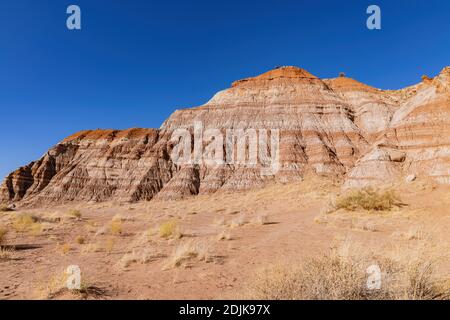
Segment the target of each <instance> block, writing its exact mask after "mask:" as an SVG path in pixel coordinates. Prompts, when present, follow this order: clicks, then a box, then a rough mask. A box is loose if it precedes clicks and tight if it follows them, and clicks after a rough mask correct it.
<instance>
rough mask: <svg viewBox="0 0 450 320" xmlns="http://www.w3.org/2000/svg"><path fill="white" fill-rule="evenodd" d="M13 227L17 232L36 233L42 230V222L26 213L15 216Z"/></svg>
mask: <svg viewBox="0 0 450 320" xmlns="http://www.w3.org/2000/svg"><path fill="white" fill-rule="evenodd" d="M13 228H14V229H15V230H16V231H17V232H22V233H23V232H30V233H31V234H33V235H38V234H40V233H41V232H42V224H41V223H39V222H38V219H37V218H36V217H34V216H32V215H30V214H27V213H24V214H20V215H17V216H16V217H15V219H14V222H13Z"/></svg>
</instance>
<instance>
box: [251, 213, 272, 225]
mask: <svg viewBox="0 0 450 320" xmlns="http://www.w3.org/2000/svg"><path fill="white" fill-rule="evenodd" d="M252 222H253V223H255V224H260V225H265V224H268V223H269V217H268V216H267V214H258V215H257V216H256V217H254V218H253V221H252Z"/></svg>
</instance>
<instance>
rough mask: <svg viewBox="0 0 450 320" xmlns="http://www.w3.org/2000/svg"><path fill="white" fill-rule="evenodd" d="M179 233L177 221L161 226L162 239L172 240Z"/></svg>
mask: <svg viewBox="0 0 450 320" xmlns="http://www.w3.org/2000/svg"><path fill="white" fill-rule="evenodd" d="M176 232H177V222H176V221H175V220H170V221H167V222H164V223H163V224H161V225H160V226H159V236H160V237H161V238H165V239H168V238H171V237H173V236H174V235H175V234H176Z"/></svg>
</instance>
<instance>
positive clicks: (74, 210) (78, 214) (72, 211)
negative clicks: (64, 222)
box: [67, 209, 82, 220]
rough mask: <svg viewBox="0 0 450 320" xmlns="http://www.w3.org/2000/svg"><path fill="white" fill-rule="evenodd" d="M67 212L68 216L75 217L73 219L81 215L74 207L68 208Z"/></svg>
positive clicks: (79, 217)
mask: <svg viewBox="0 0 450 320" xmlns="http://www.w3.org/2000/svg"><path fill="white" fill-rule="evenodd" d="M67 214H68V215H69V216H71V217H73V218H75V219H78V220H80V219H81V217H82V214H81V212H80V211H79V210H76V209H72V210H69V212H68V213H67Z"/></svg>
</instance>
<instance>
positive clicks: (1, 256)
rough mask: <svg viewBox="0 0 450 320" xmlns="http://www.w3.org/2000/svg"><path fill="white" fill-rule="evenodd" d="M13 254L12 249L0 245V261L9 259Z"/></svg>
mask: <svg viewBox="0 0 450 320" xmlns="http://www.w3.org/2000/svg"><path fill="white" fill-rule="evenodd" d="M13 255H14V249H12V248H3V247H0V261H5V260H9V259H11V258H12V256H13Z"/></svg>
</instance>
